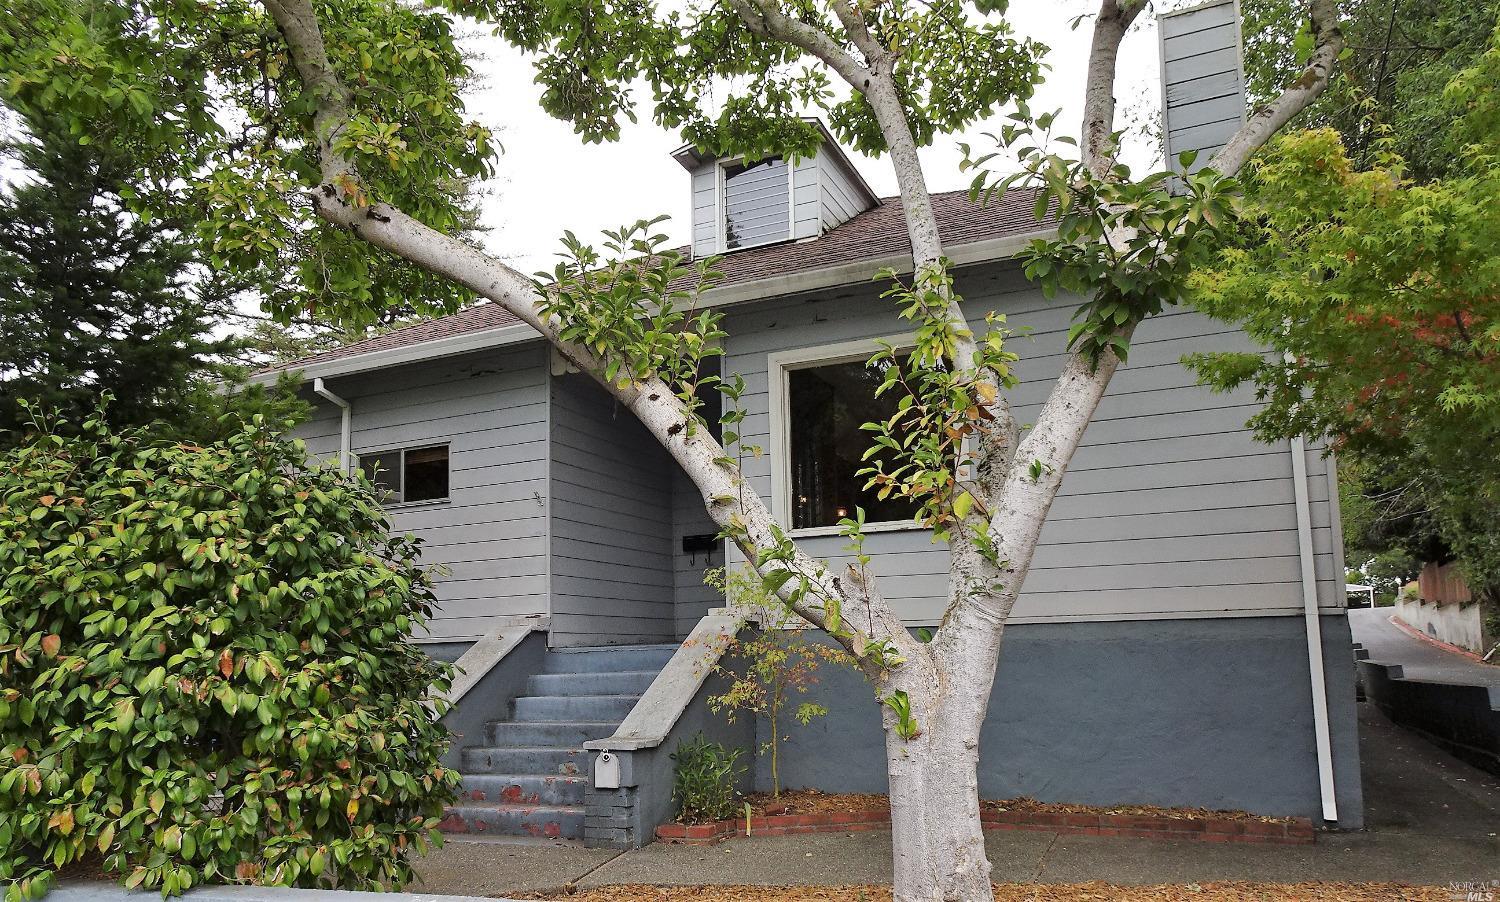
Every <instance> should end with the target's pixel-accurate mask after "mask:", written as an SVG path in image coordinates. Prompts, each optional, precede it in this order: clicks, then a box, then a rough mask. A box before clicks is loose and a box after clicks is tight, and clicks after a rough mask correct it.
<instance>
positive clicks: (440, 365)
mask: <svg viewBox="0 0 1500 902" xmlns="http://www.w3.org/2000/svg"><path fill="white" fill-rule="evenodd" d="M545 365H546V355H545V353H544V351H543V349H542V348H541V346H540V345H529V346H525V347H520V348H513V349H505V350H497V351H490V352H484V353H481V354H473V355H468V356H465V357H460V358H454V359H450V360H440V361H433V362H429V363H422V364H414V365H411V366H406V367H401V368H400V369H396V370H388V371H381V372H376V373H371V374H367V375H363V376H351V377H347V378H344V379H336V380H330V382H329V388H330V389H332V390H333V391H335V392H337V393H338V394H340V395H341V396H343V397H344V398H345V399H346V400H348V401H349V402H350V403H351V404H352V405H353V408H354V413H353V419H352V427H353V429H352V431H353V435H352V439H353V441H352V444H353V446H354V450H355V453H356V454H358V453H361V452H364V453H368V452H372V451H383V450H387V449H392V448H401V447H414V446H418V445H423V444H438V443H446V444H447V445H448V446H449V455H450V456H449V483H450V489H449V499H448V500H447V501H443V502H438V503H433V504H420V505H411V506H401V505H396V506H393V507H391V508H390V519H391V525H392V528H393V530H394V531H396V532H403V533H411V534H413V535H415V536H417V537H419V538H420V539H422V541H423V550H422V562H423V564H425V565H428V566H430V567H431V568H432V570H431V572H432V574H433V577H434V582H435V587H436V594H437V598H438V604H437V609H436V613H435V614H434V616H433V619H432V620H431V621H430V622H429V624H428V632H429V635H430V636H431V637H432V638H436V639H455V640H456V639H472V638H476V637H478V636H480V635H482V634H483V633H484V632H486V631H487V629H488V626H487V624H488V623H489V622H490V621H491V619H492V618H494V617H497V616H504V615H517V614H542V613H546V611H547V591H546V572H547V558H546V549H547V538H546V536H547V521H546V515H545V503H546V502H545V499H546V493H547V484H546V473H547V450H546V449H547V442H546V438H547V433H546V414H547V395H546V368H545ZM315 400H316V401H317V404H316V407H315V414H314V416H313V417H312V419H310V420H309V421H308V422H307V423H305V424H303V425H302V426H301V427H299V428H298V429H297V431H296V433H295V435H297V436H298V437H301V438H303V439H304V441H305V442H306V443H307V446H308V450H309V453H310V455H311V456H313V457H314V458H316V459H328V458H332V457H334V456H336V455H337V453H338V443H339V417H338V411H337V409H336V408H334V407H333V405H331V404H329V403H327V402H326V401H322V400H321V399H315Z"/></svg>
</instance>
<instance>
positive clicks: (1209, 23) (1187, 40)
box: [1159, 0, 1245, 171]
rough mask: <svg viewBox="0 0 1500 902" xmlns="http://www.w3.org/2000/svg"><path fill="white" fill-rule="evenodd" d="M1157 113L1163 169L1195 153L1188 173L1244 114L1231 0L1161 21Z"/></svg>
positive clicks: (1235, 7) (1236, 10) (1205, 160)
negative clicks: (1165, 164)
mask: <svg viewBox="0 0 1500 902" xmlns="http://www.w3.org/2000/svg"><path fill="white" fill-rule="evenodd" d="M1159 34H1160V42H1161V59H1162V97H1163V102H1162V109H1163V117H1164V126H1163V129H1162V132H1163V134H1164V135H1165V137H1166V154H1167V161H1168V165H1169V166H1172V167H1174V168H1176V167H1177V156H1178V155H1179V154H1181V153H1183V152H1184V151H1189V150H1194V151H1197V152H1198V157H1197V159H1196V160H1195V161H1194V162H1193V165H1192V166H1191V167H1189V168H1190V170H1193V171H1196V170H1197V169H1201V168H1202V167H1203V166H1205V165H1207V164H1208V162H1209V159H1210V158H1211V157H1212V155H1213V154H1214V153H1215V152H1216V151H1218V150H1219V149H1220V148H1221V147H1223V145H1224V143H1225V142H1226V141H1228V140H1229V137H1230V136H1231V135H1233V134H1234V132H1235V131H1236V130H1237V129H1238V128H1239V126H1240V123H1241V121H1243V119H1244V114H1245V90H1244V76H1243V73H1242V72H1241V70H1240V53H1239V40H1240V33H1239V7H1238V5H1237V4H1236V3H1235V0H1224V2H1222V3H1216V4H1212V5H1206V6H1200V7H1196V8H1194V9H1193V10H1191V11H1189V12H1184V13H1180V14H1176V15H1167V16H1163V17H1161V27H1160V29H1159Z"/></svg>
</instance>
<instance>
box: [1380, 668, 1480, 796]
mask: <svg viewBox="0 0 1500 902" xmlns="http://www.w3.org/2000/svg"><path fill="white" fill-rule="evenodd" d="M1358 663H1359V676H1360V682H1361V683H1362V684H1363V686H1364V692H1365V697H1366V698H1368V699H1369V700H1370V701H1372V702H1374V703H1375V706H1376V707H1378V708H1379V709H1380V710H1381V711H1383V712H1384V713H1385V715H1386V716H1387V717H1389V718H1390V719H1391V720H1393V721H1395V722H1396V723H1398V724H1401V725H1402V726H1404V727H1407V728H1408V729H1411V730H1415V731H1417V732H1419V733H1422V734H1423V735H1425V736H1427V737H1428V738H1429V739H1431V740H1432V741H1433V742H1435V743H1437V744H1438V745H1440V746H1442V747H1443V748H1445V749H1447V750H1448V752H1450V753H1451V754H1452V755H1454V757H1457V758H1461V759H1463V760H1465V761H1467V762H1469V763H1470V764H1472V765H1474V766H1475V767H1478V768H1480V769H1481V770H1486V771H1488V772H1490V773H1492V774H1496V775H1500V686H1466V685H1462V684H1456V683H1434V682H1428V681H1425V680H1413V679H1407V678H1406V675H1405V674H1404V673H1403V671H1402V668H1401V665H1400V664H1381V663H1379V662H1376V661H1370V660H1360V661H1359V662H1358Z"/></svg>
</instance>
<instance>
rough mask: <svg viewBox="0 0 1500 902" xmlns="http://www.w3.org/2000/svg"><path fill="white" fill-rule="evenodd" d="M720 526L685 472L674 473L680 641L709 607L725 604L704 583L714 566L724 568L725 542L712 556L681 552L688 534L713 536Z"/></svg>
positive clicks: (675, 601) (675, 586)
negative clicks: (711, 516)
mask: <svg viewBox="0 0 1500 902" xmlns="http://www.w3.org/2000/svg"><path fill="white" fill-rule="evenodd" d="M718 531H719V527H718V525H717V524H715V523H714V521H713V519H712V518H710V517H709V516H708V511H707V510H706V509H704V506H703V494H702V493H701V492H699V491H698V488H697V486H695V485H694V484H693V481H692V480H691V479H689V478H688V477H687V474H686V473H684V472H682V470H681V468H678V467H675V466H674V467H673V473H672V549H671V550H672V600H673V613H674V616H675V617H676V622H677V638H679V639H683V638H686V637H687V634H688V633H690V632H691V631H692V629H693V626H694V625H696V624H697V622H698V620H699V619H700V618H702V617H703V615H704V614H706V613H707V612H708V609H709V608H713V607H719V606H721V605H723V604H724V597H723V596H722V595H720V594H719V593H718V591H717V590H715V589H714V588H713V587H711V586H709V585H707V584H706V583H704V581H703V576H704V574H705V573H706V572H707V571H708V570H709V569H710V568H711V567H722V566H723V565H724V550H723V545H724V543H723V542H722V541H720V542H719V543H718V545H719V550H718V551H717V552H715V553H714V554H712V555H706V554H704V553H701V552H700V553H699V554H697V555H696V557H695V556H694V555H690V554H688V553H687V552H685V551H683V550H682V538H683V536H689V535H714V534H717V533H718Z"/></svg>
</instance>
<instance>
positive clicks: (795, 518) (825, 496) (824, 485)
mask: <svg viewBox="0 0 1500 902" xmlns="http://www.w3.org/2000/svg"><path fill="white" fill-rule="evenodd" d="M786 378H787V381H786V391H787V409H786V414H787V416H786V422H787V424H788V426H787V430H788V433H787V456H788V458H789V459H788V460H787V462H786V466H788V467H789V470H790V472H789V473H788V476H789V479H788V482H787V485H788V486H789V487H790V489H791V499H790V500H791V526H792V528H793V529H814V528H817V527H828V526H836V525H838V522H839V521H840V520H842V519H844V518H845V517H852V516H854V509H855V508H856V507H862V508H864V511H865V521H866V522H867V523H891V522H896V521H900V520H910V519H911V518H912V517H913V515H915V514H916V507H915V505H913V504H912V503H911V502H910V501H908V500H906V499H903V498H897V497H890V498H886V499H883V500H882V499H881V498H879V497H877V495H876V490H874V489H866V488H865V483H866V482H867V481H868V477H864V476H856V475H855V474H856V473H858V472H859V471H860V470H862V469H864V468H865V467H866V466H867V465H868V464H867V462H866V461H864V460H863V459H862V458H863V456H864V453H865V451H866V450H867V449H868V448H869V447H870V445H871V444H872V443H871V434H870V433H869V432H867V431H865V430H864V429H861V428H860V427H861V426H863V425H864V424H865V423H873V422H880V421H884V420H888V419H890V418H891V417H892V416H893V415H894V414H895V412H896V403H897V401H898V399H899V398H900V394H899V393H898V392H895V391H888V392H886V393H885V394H884V395H882V396H880V397H878V398H877V397H875V389H876V388H877V387H878V386H879V385H880V383H881V381H882V380H883V379H884V378H885V374H884V371H883V369H882V368H878V367H872V366H870V365H869V364H868V363H867V362H866V361H865V360H863V359H860V360H850V361H846V362H841V363H827V364H821V365H812V366H804V367H798V368H796V369H788V370H787V373H786Z"/></svg>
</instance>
